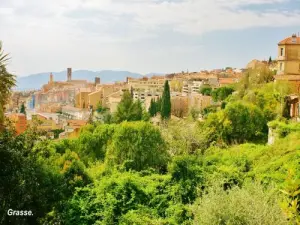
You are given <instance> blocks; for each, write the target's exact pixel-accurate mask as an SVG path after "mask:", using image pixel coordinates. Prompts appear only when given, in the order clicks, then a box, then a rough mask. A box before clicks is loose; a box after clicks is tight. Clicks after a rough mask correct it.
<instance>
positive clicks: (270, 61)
mask: <svg viewBox="0 0 300 225" xmlns="http://www.w3.org/2000/svg"><path fill="white" fill-rule="evenodd" d="M271 63H272V57H271V56H270V58H269V64H271Z"/></svg>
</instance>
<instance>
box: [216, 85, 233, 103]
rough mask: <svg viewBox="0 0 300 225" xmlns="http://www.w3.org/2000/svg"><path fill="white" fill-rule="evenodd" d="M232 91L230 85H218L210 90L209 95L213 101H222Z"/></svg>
mask: <svg viewBox="0 0 300 225" xmlns="http://www.w3.org/2000/svg"><path fill="white" fill-rule="evenodd" d="M233 92H234V89H233V88H232V87H227V86H225V87H220V88H217V89H215V90H213V91H212V92H211V96H212V98H213V100H214V101H215V102H218V101H224V100H225V99H226V98H227V97H228V96H229V95H231V94H232V93H233Z"/></svg>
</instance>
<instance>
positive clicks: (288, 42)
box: [6, 35, 300, 139]
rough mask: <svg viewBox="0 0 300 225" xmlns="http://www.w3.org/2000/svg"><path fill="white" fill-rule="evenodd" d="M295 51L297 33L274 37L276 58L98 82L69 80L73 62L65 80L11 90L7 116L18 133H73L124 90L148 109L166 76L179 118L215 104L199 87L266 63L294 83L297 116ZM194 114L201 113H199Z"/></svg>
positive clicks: (299, 64)
mask: <svg viewBox="0 0 300 225" xmlns="http://www.w3.org/2000/svg"><path fill="white" fill-rule="evenodd" d="M274 48H275V46H274ZM299 55H300V37H298V36H296V35H292V36H291V37H287V38H285V39H284V40H282V41H280V42H279V43H278V57H277V59H276V60H272V59H271V58H270V59H269V60H268V61H266V60H263V61H260V60H252V61H251V62H249V63H248V64H247V66H246V67H245V68H243V69H235V68H231V67H227V68H225V69H215V70H212V71H200V72H189V71H186V72H185V71H182V72H178V73H173V74H166V75H162V76H155V75H154V76H152V77H147V76H145V77H142V78H131V77H127V78H126V81H119V82H115V83H111V84H102V83H101V77H95V81H94V82H89V81H87V80H74V79H73V78H72V68H67V74H66V81H63V82H62V81H55V79H54V76H53V74H52V73H50V74H49V81H48V83H47V84H44V85H43V86H42V87H41V89H40V90H37V91H23V92H14V93H13V94H12V96H11V98H10V101H9V104H8V105H7V106H6V116H7V117H8V118H10V120H11V121H12V123H13V125H14V126H15V129H16V132H17V133H18V134H20V133H23V132H24V131H25V130H26V129H27V127H28V126H30V124H32V123H35V121H39V123H38V129H39V130H41V131H45V132H46V133H47V136H48V137H50V138H53V139H54V138H69V137H76V136H78V134H79V130H80V128H81V127H82V126H84V125H86V124H87V123H88V121H89V120H97V118H98V117H97V114H98V111H99V110H98V109H99V107H100V108H105V109H108V110H109V112H110V113H111V114H113V113H114V112H116V110H117V106H118V104H119V103H120V101H121V99H122V96H123V93H124V91H126V90H128V91H130V92H131V94H132V97H133V99H134V100H135V101H137V100H139V101H140V102H141V103H142V105H143V107H144V109H145V110H146V111H148V109H149V108H150V105H151V101H153V100H157V99H159V98H160V97H161V96H162V94H163V88H164V83H165V81H166V80H167V81H168V82H169V85H170V95H171V103H172V104H171V105H172V116H173V117H174V118H184V117H187V116H188V114H189V112H190V111H191V110H192V109H193V110H197V111H199V112H201V111H203V110H204V109H205V108H207V107H211V106H215V107H218V106H219V103H218V102H214V100H213V98H212V97H211V96H210V95H206V94H203V93H201V92H200V90H201V88H203V87H210V88H211V89H212V90H214V89H218V88H221V87H225V86H230V85H234V84H235V83H237V82H239V80H240V79H241V78H242V76H243V74H244V73H246V72H247V71H250V70H259V69H267V70H268V71H271V73H272V75H274V82H276V81H277V80H286V81H288V82H290V83H293V84H294V85H295V87H296V89H295V90H296V91H295V95H293V96H290V98H291V110H290V113H291V116H292V117H294V118H297V117H298V116H299V98H298V93H299V90H300V89H299V88H300V58H299ZM258 76H259V74H258ZM22 108H23V109H22ZM198 119H201V114H200V115H199V118H198ZM152 122H153V123H155V118H152Z"/></svg>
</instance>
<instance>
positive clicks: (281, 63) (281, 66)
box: [279, 63, 282, 71]
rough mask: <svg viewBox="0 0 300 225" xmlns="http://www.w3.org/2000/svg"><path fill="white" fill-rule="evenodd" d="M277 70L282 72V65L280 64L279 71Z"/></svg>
mask: <svg viewBox="0 0 300 225" xmlns="http://www.w3.org/2000/svg"><path fill="white" fill-rule="evenodd" d="M279 70H280V71H282V63H280V69H279Z"/></svg>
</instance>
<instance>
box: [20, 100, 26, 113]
mask: <svg viewBox="0 0 300 225" xmlns="http://www.w3.org/2000/svg"><path fill="white" fill-rule="evenodd" d="M20 113H23V114H25V115H26V109H25V105H24V103H22V105H21V109H20Z"/></svg>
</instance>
